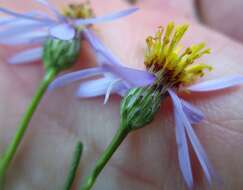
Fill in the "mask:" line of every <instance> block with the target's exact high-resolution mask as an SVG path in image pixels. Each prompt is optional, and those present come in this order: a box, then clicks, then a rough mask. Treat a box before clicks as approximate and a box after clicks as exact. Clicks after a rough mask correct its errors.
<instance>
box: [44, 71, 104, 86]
mask: <svg viewBox="0 0 243 190" xmlns="http://www.w3.org/2000/svg"><path fill="white" fill-rule="evenodd" d="M103 72H104V71H103V69H102V68H100V67H94V68H89V69H83V70H80V71H75V72H71V73H68V74H64V75H62V76H60V77H58V78H56V79H55V80H54V81H53V82H52V83H51V84H50V86H49V88H48V90H53V89H55V88H59V87H63V86H66V85H68V84H70V83H73V82H75V81H78V80H81V79H85V78H89V77H93V76H96V75H102V74H103Z"/></svg>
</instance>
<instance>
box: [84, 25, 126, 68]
mask: <svg viewBox="0 0 243 190" xmlns="http://www.w3.org/2000/svg"><path fill="white" fill-rule="evenodd" d="M82 34H83V36H84V38H85V39H86V40H87V41H88V42H89V44H90V46H91V47H92V48H93V49H94V51H96V54H97V60H98V63H99V64H100V65H102V64H103V63H105V64H117V65H122V63H121V62H120V61H119V60H118V59H117V58H116V57H115V56H114V55H113V54H112V53H111V51H110V50H109V49H108V48H106V47H105V46H104V45H103V44H102V42H101V41H100V40H99V39H98V38H97V37H96V36H95V35H94V33H93V32H92V31H91V30H89V29H84V30H83V33H82Z"/></svg>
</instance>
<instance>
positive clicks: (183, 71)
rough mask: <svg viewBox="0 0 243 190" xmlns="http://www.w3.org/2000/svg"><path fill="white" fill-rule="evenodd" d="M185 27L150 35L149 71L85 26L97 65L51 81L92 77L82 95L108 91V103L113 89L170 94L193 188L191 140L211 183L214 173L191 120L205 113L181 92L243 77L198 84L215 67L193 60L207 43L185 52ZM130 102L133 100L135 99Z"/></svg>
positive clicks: (236, 82) (205, 89) (217, 86)
mask: <svg viewBox="0 0 243 190" xmlns="http://www.w3.org/2000/svg"><path fill="white" fill-rule="evenodd" d="M187 29H188V25H181V26H174V23H169V24H168V25H167V27H166V28H163V27H159V29H158V31H157V33H156V35H155V36H154V37H152V36H150V37H148V38H147V40H146V43H147V50H146V52H145V59H144V64H145V66H146V68H147V71H142V70H137V69H132V68H128V67H125V66H124V65H122V63H121V62H120V61H119V60H118V59H117V58H116V57H114V56H113V55H112V53H111V52H110V51H109V50H108V49H107V48H106V47H105V46H104V45H103V44H102V43H101V42H100V41H99V40H98V39H97V38H96V37H95V36H94V34H93V33H92V32H91V31H89V30H87V29H85V30H84V32H83V34H84V36H85V38H87V39H89V40H88V41H89V42H90V45H91V47H92V48H93V49H94V51H95V52H96V56H97V60H98V62H99V65H98V66H97V67H94V68H90V69H86V70H81V71H76V72H73V73H69V74H66V75H63V76H61V77H59V78H57V79H56V80H55V81H54V82H53V83H52V84H51V86H50V89H53V88H56V87H61V86H65V85H67V84H69V83H72V82H74V81H78V80H81V79H84V78H89V77H90V79H91V80H89V81H85V82H81V84H80V86H79V89H78V91H77V96H78V97H81V98H88V97H95V96H101V95H105V102H106V101H107V100H108V97H109V95H110V94H111V93H116V94H119V95H121V96H124V98H126V97H128V96H131V97H132V95H133V94H135V93H136V91H138V90H136V88H137V87H144V89H145V91H146V89H152V90H153V92H152V93H151V94H150V95H151V96H156V94H159V95H160V100H163V99H162V98H161V97H162V96H170V97H171V100H172V102H173V107H174V118H175V126H176V127H175V133H176V142H177V145H178V160H179V165H180V170H181V173H182V175H183V177H184V180H185V182H186V184H187V186H188V188H190V189H191V188H192V187H193V175H192V169H191V161H190V156H189V148H188V144H189V143H191V145H192V148H193V150H194V152H195V154H196V156H197V159H198V161H199V163H200V165H201V167H202V170H203V171H204V174H205V177H206V179H207V181H208V183H209V184H211V183H212V178H213V177H215V174H214V171H213V169H212V166H211V164H210V162H209V160H208V158H207V155H206V153H205V150H204V149H203V147H202V145H201V144H200V141H199V139H198V137H197V136H196V134H195V132H194V130H193V128H192V124H198V123H199V122H200V121H202V120H203V119H204V114H203V113H202V111H200V110H199V109H198V108H196V107H195V106H194V105H192V104H191V103H189V102H187V101H186V100H183V99H182V98H179V97H178V95H177V93H179V92H186V93H193V92H201V93H203V92H209V91H215V90H222V89H225V88H230V87H234V86H237V85H240V84H242V83H243V77H242V76H239V75H235V76H226V77H223V78H220V79H215V80H210V81H206V82H201V83H198V84H196V83H195V82H196V80H197V79H198V78H200V77H202V76H203V75H204V74H205V71H206V70H208V71H211V70H212V66H210V65H207V64H205V63H200V62H199V63H195V62H196V61H197V59H198V58H200V57H201V56H203V55H205V54H208V53H210V49H207V48H205V44H204V43H200V44H197V45H192V46H190V47H188V48H186V49H184V50H182V48H181V46H179V45H178V43H179V42H180V40H181V38H182V37H183V35H184V33H185V32H186V30H187ZM163 33H164V34H163ZM94 76H100V78H98V79H97V78H96V79H93V78H92V77H94ZM134 89H135V90H134ZM138 89H139V88H138ZM140 95H141V94H140ZM132 101H133V102H134V101H135V100H134V98H133V99H132ZM140 111H141V110H140ZM156 111H157V108H156ZM128 114H129V113H128ZM141 115H142V114H141ZM141 117H143V115H142V116H141ZM133 119H134V118H133ZM149 122H151V121H149ZM187 137H188V138H187ZM188 141H189V142H188Z"/></svg>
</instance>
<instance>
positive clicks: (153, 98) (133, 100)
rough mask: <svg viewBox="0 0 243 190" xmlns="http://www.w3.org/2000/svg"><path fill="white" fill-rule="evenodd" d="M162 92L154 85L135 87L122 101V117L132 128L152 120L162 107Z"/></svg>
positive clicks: (142, 125) (126, 124)
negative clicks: (154, 87) (155, 88)
mask: <svg viewBox="0 0 243 190" xmlns="http://www.w3.org/2000/svg"><path fill="white" fill-rule="evenodd" d="M160 103H161V94H160V92H159V91H157V90H154V89H153V87H144V88H134V89H132V90H130V91H129V92H128V94H127V95H126V96H125V97H124V98H123V100H122V103H121V119H122V122H125V126H128V127H129V128H130V129H132V130H134V129H138V128H141V127H144V126H145V125H147V124H149V123H150V122H152V120H153V118H154V116H155V114H156V113H157V111H158V109H159V108H160Z"/></svg>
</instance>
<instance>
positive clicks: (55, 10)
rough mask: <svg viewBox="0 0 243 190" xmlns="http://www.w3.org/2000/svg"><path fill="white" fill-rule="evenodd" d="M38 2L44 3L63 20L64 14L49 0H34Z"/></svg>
mask: <svg viewBox="0 0 243 190" xmlns="http://www.w3.org/2000/svg"><path fill="white" fill-rule="evenodd" d="M34 1H36V2H37V3H40V4H42V5H44V6H45V7H47V8H48V9H49V10H50V11H51V12H52V13H53V14H54V15H55V16H57V18H58V19H59V20H60V21H63V19H64V16H62V15H61V14H60V13H59V11H58V10H57V9H56V8H55V7H54V6H53V5H52V4H51V3H50V2H49V1H47V0H34Z"/></svg>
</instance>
